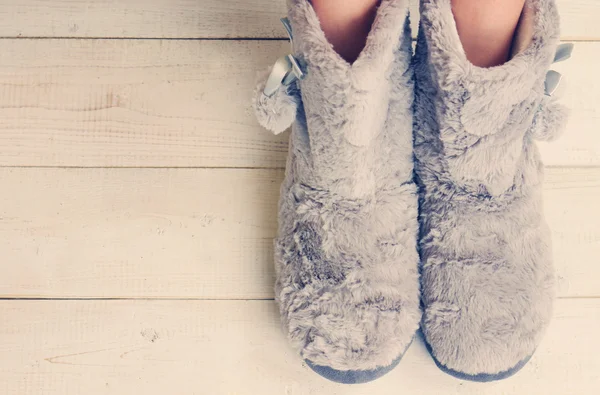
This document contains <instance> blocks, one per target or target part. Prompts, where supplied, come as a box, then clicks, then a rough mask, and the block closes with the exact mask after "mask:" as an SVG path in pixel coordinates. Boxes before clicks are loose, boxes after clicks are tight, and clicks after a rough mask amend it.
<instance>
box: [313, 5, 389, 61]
mask: <svg viewBox="0 0 600 395" xmlns="http://www.w3.org/2000/svg"><path fill="white" fill-rule="evenodd" d="M379 1H380V0H312V1H311V3H312V5H313V8H314V9H315V12H316V13H317V15H318V16H319V20H320V21H321V27H322V29H323V31H324V32H325V36H326V37H327V39H328V40H329V42H330V43H331V44H332V45H333V47H334V48H335V50H336V51H337V53H339V54H340V56H341V57H343V58H344V59H346V60H347V61H348V62H350V63H352V62H354V61H355V60H356V58H357V57H358V55H359V54H360V52H361V51H362V50H363V48H364V47H365V44H366V41H367V36H368V34H369V31H370V30H371V25H372V24H373V20H374V19H375V15H376V12H377V6H378V5H379Z"/></svg>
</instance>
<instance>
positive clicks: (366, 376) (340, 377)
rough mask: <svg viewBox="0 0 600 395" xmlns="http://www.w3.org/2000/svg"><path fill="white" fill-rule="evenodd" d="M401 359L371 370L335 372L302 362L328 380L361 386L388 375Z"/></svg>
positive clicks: (306, 360) (326, 367)
mask: <svg viewBox="0 0 600 395" xmlns="http://www.w3.org/2000/svg"><path fill="white" fill-rule="evenodd" d="M401 359H402V355H401V356H399V357H398V358H396V359H395V360H394V362H392V363H391V364H390V365H388V366H382V367H379V368H377V369H373V370H336V369H332V368H330V367H328V366H320V365H315V364H313V363H312V362H310V361H309V360H308V359H305V360H304V362H306V364H307V365H308V366H309V367H310V368H311V369H312V370H314V371H315V372H316V373H318V374H319V375H321V376H323V377H325V378H326V379H328V380H331V381H334V382H336V383H341V384H362V383H368V382H369V381H373V380H376V379H378V378H380V377H382V376H384V375H385V374H387V373H389V372H390V371H392V370H393V369H394V368H395V367H396V366H397V365H398V364H399V363H400V360H401Z"/></svg>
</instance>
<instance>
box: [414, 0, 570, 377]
mask: <svg viewBox="0 0 600 395" xmlns="http://www.w3.org/2000/svg"><path fill="white" fill-rule="evenodd" d="M421 18H422V19H421V31H420V33H419V38H418V43H417V51H416V55H415V59H414V65H415V74H416V89H415V92H416V98H415V121H416V122H415V156H416V164H415V168H416V174H417V183H418V185H419V188H420V224H421V229H420V254H421V262H422V267H421V286H422V304H423V310H424V311H423V320H422V323H421V328H422V331H423V334H424V337H425V340H426V343H427V345H428V347H429V349H430V352H431V354H432V356H433V357H434V359H435V361H436V363H437V364H438V366H439V367H440V368H442V370H444V371H446V372H447V373H450V374H452V375H454V376H456V377H459V378H461V379H467V380H474V381H492V380H498V379H502V378H506V377H508V376H510V375H512V374H514V373H515V372H516V371H518V370H519V369H520V368H521V367H523V366H524V365H525V363H526V362H527V361H528V360H529V358H530V357H531V356H532V354H533V353H534V351H535V349H536V347H537V346H538V344H539V342H540V340H541V338H542V335H543V333H544V331H545V329H546V327H547V326H548V323H549V321H550V318H551V315H552V305H553V298H554V282H555V280H554V270H553V266H552V251H551V241H550V232H549V230H548V227H547V226H546V223H545V221H544V218H543V210H542V177H543V165H542V163H541V161H540V156H539V154H538V149H537V147H536V144H535V140H551V139H553V138H555V137H557V136H558V135H559V133H560V132H561V131H562V129H563V127H564V124H565V119H566V110H565V109H564V108H563V107H562V106H560V105H559V104H558V103H557V102H556V99H555V98H553V97H552V93H553V92H554V90H555V88H556V85H557V83H558V82H559V80H560V78H559V77H560V75H559V74H558V73H556V72H553V71H550V72H548V69H549V67H550V65H551V64H552V63H553V61H558V60H563V59H564V58H567V57H568V56H569V55H570V51H571V49H572V48H571V47H570V46H560V47H558V52H557V44H558V41H559V29H558V23H559V18H558V13H557V10H556V7H555V3H554V0H527V2H526V9H525V10H524V13H523V16H522V19H521V25H520V26H519V28H518V31H517V34H516V39H515V44H514V46H515V51H513V53H514V55H513V57H512V59H511V60H509V61H508V62H507V63H505V64H504V65H501V66H498V67H492V68H478V67H475V66H474V65H473V64H471V63H470V62H469V61H468V60H467V59H466V56H465V53H464V50H463V48H462V45H461V42H460V39H459V36H458V33H457V30H456V25H455V22H454V18H453V14H452V9H451V4H450V0H422V1H421Z"/></svg>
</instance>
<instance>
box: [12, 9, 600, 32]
mask: <svg viewBox="0 0 600 395" xmlns="http://www.w3.org/2000/svg"><path fill="white" fill-rule="evenodd" d="M558 5H559V9H560V12H561V16H562V32H563V36H564V38H565V39H569V40H594V39H598V38H600V27H599V26H598V24H597V23H596V21H597V15H598V12H600V4H598V2H597V1H594V0H558ZM285 14H286V7H285V1H284V0H246V1H243V2H241V1H239V0H202V1H190V0H172V1H164V0H122V1H118V2H115V1H112V0H52V1H39V0H27V1H23V0H2V1H0V37H79V38H86V37H87V38H89V37H126V38H140V37H143V38H259V37H262V38H273V37H277V38H284V37H286V36H285V31H284V30H283V29H282V27H281V24H280V22H279V18H281V17H282V16H285ZM411 14H412V16H413V20H414V21H413V26H414V27H413V29H414V30H415V32H416V27H417V22H418V1H417V0H411ZM107 21H110V23H107Z"/></svg>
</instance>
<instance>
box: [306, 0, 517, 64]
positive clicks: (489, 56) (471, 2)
mask: <svg viewBox="0 0 600 395" xmlns="http://www.w3.org/2000/svg"><path fill="white" fill-rule="evenodd" d="M311 2H312V5H313V8H314V9H315V12H316V13H317V15H318V16H319V20H320V21H321V26H322V28H323V31H324V32H325V36H326V37H327V39H328V40H329V42H330V43H331V44H332V45H333V47H334V49H335V50H336V51H337V52H338V53H339V54H340V56H342V57H343V58H344V59H346V60H347V61H348V62H350V63H352V62H354V61H355V60H356V58H357V57H358V56H359V54H360V52H361V51H362V50H363V48H364V47H365V44H366V41H367V36H368V34H369V31H370V30H371V25H372V24H373V21H374V19H375V15H376V13H377V6H378V5H379V2H380V0H312V1H311ZM524 4H525V0H452V10H453V12H454V19H455V20H456V25H457V29H458V34H459V36H460V39H461V42H462V44H463V47H464V49H465V52H466V54H467V59H469V61H471V63H473V64H474V65H476V66H479V67H491V66H497V65H500V64H503V63H505V62H506V61H507V60H508V59H509V53H510V49H511V45H512V41H513V37H514V33H515V29H516V27H517V24H518V22H519V18H520V16H521V11H522V10H523V6H524Z"/></svg>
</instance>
